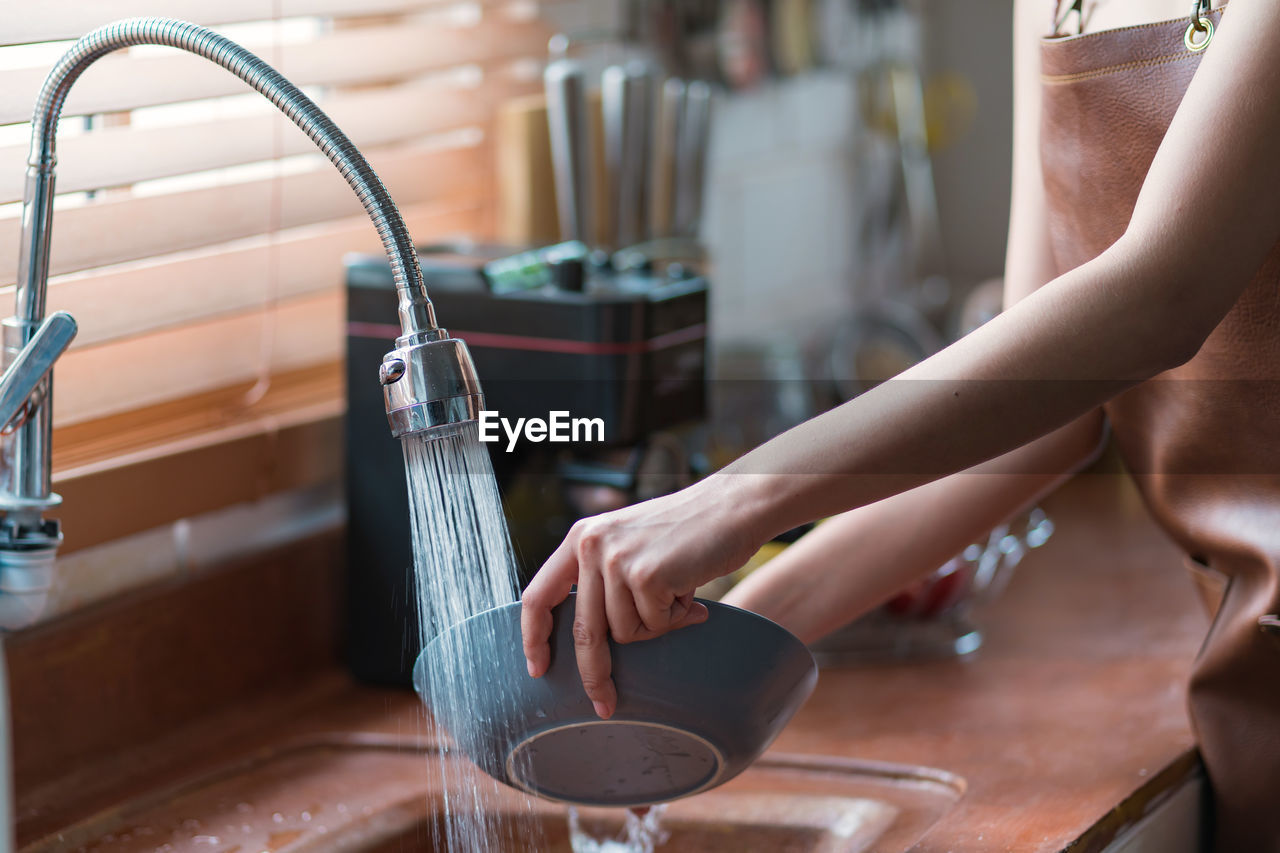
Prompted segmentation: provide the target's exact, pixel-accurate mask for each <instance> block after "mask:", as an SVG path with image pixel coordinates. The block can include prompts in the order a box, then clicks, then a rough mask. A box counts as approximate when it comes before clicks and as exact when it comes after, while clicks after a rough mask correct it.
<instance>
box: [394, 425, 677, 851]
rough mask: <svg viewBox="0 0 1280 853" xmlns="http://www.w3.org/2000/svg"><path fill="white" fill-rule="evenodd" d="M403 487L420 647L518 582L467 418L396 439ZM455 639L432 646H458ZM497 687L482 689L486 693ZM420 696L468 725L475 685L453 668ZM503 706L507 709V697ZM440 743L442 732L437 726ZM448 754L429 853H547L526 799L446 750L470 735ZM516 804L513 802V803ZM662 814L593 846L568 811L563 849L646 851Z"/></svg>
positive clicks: (472, 745) (657, 834)
mask: <svg viewBox="0 0 1280 853" xmlns="http://www.w3.org/2000/svg"><path fill="white" fill-rule="evenodd" d="M401 445H402V448H403V450H404V461H405V469H406V473H407V478H408V486H409V514H410V518H411V521H412V528H413V562H414V574H415V578H416V594H417V605H418V613H419V622H420V625H421V628H420V631H421V635H420V637H419V639H420V640H421V643H422V646H423V647H425V646H426V644H427V643H428V642H430V641H431V640H433V639H435V638H436V637H437V635H439V634H440V633H441V632H442V631H444V630H445V629H446V628H448V627H450V626H451V625H455V624H457V623H458V622H461V621H463V620H465V619H467V618H469V617H471V616H474V615H475V614H477V613H481V612H483V611H485V610H488V609H490V608H493V607H497V606H499V605H503V604H509V603H512V602H514V601H516V600H517V599H518V598H519V596H520V583H519V576H518V568H517V564H516V559H515V554H514V552H513V550H512V547H511V536H510V534H509V532H508V530H507V522H506V518H505V516H504V515H503V512H502V499H501V496H500V495H499V493H498V484H497V481H496V480H495V479H494V475H493V465H492V463H491V462H490V460H489V453H488V450H487V449H486V447H485V446H484V445H483V444H481V443H480V441H479V436H478V430H477V425H476V423H475V422H474V421H472V422H470V423H466V424H462V425H459V426H455V427H447V428H443V429H439V430H433V431H431V432H429V433H425V434H424V433H416V434H410V435H406V436H405V437H404V438H402V439H401ZM458 638H459V635H458V634H457V633H454V634H446V635H445V636H444V637H443V638H441V640H440V642H445V643H454V644H455V645H458ZM444 652H445V653H444V654H443V655H442V658H443V659H444V660H446V661H458V662H459V663H460V662H462V661H464V660H467V659H468V658H469V657H470V656H472V655H478V654H479V655H483V654H492V655H497V654H518V653H519V650H513V649H509V648H499V646H498V642H497V639H496V637H489V638H487V641H486V639H485V638H481V639H480V641H479V642H476V641H475V638H474V637H472V638H470V639H469V643H468V645H467V647H465V648H461V647H455V648H448V649H445V650H444ZM504 687H505V685H485V686H484V689H485V690H486V692H487V691H490V690H493V689H495V688H496V689H504ZM425 688H426V691H427V694H428V695H429V696H430V697H431V704H432V705H433V706H434V707H436V708H437V709H439V710H440V713H441V715H442V716H447V717H449V718H450V719H454V720H466V719H471V718H472V714H473V713H474V712H472V711H471V710H470V709H473V708H476V707H480V705H481V703H480V702H478V701H477V697H478V694H479V688H480V685H477V684H475V683H473V682H471V681H470V680H468V679H467V678H465V677H464V676H463V675H462V671H461V667H459V668H458V669H454V668H451V667H448V666H444V667H431V668H429V669H428V671H427V672H426V685H425ZM503 700H504V701H506V702H508V703H512V704H514V703H515V702H516V697H515V694H514V691H510V690H509V689H508V695H507V696H505V697H503ZM433 734H434V735H435V737H436V738H437V739H438V740H439V741H441V742H443V741H444V738H445V733H444V732H443V731H439V730H436V731H435V732H434V733H433ZM449 734H450V735H451V736H452V737H451V740H452V742H453V749H452V750H451V751H450V752H449V753H446V752H443V751H442V752H441V753H438V756H439V758H438V760H433V761H432V766H433V773H434V774H435V777H436V782H437V783H438V785H439V788H438V789H439V790H440V791H442V792H443V800H442V802H441V807H442V810H443V814H442V815H441V816H440V819H439V820H438V821H436V822H435V823H433V832H434V834H435V837H434V838H433V839H432V841H433V842H434V849H436V850H440V851H452V853H516V852H517V851H518V853H525V851H531V853H532V851H537V852H538V853H541V851H545V850H547V847H546V845H545V843H544V841H543V834H542V832H541V831H540V821H539V820H538V819H537V818H536V817H535V814H534V810H533V801H532V799H531V798H529V797H527V796H526V797H519V796H515V795H513V793H512V792H511V791H509V790H500V788H499V784H500V783H498V782H497V781H495V780H493V779H492V778H490V777H489V776H487V775H485V774H483V773H477V772H475V771H474V770H473V769H471V768H469V767H467V766H466V764H465V763H464V762H465V759H464V760H463V761H459V759H458V758H457V757H454V756H453V755H452V752H454V751H457V752H460V753H463V754H464V755H465V754H466V753H469V752H478V748H479V746H480V735H479V731H478V729H465V728H464V729H462V730H455V731H453V732H450V733H449ZM513 803H514V804H517V805H515V806H513ZM661 812H662V809H661V808H655V809H652V810H650V811H649V812H648V813H647V814H645V815H644V816H643V817H642V816H640V815H638V814H635V813H628V815H627V817H626V821H627V822H626V826H625V828H624V829H625V832H624V835H625V839H622V840H617V841H613V840H610V841H603V842H597V841H595V840H594V839H591V838H590V837H589V836H588V835H586V833H584V832H583V831H582V829H581V828H580V826H579V823H578V820H577V815H576V813H575V812H573V811H572V810H570V813H569V828H570V843H571V845H572V847H573V850H574V851H576V853H652V851H653V849H654V846H655V844H658V843H661V841H662V840H663V835H662V833H661V831H660V828H659V827H658V819H659V816H660V815H661Z"/></svg>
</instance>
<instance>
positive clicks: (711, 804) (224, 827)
mask: <svg viewBox="0 0 1280 853" xmlns="http://www.w3.org/2000/svg"><path fill="white" fill-rule="evenodd" d="M428 758H430V759H431V760H433V761H434V760H435V758H436V752H435V748H434V747H433V746H431V745H430V744H426V743H423V742H419V741H414V740H407V739H402V738H387V737H369V738H366V737H334V738H320V739H309V740H306V741H299V742H296V743H294V744H291V745H288V746H285V747H282V748H279V749H276V750H273V751H271V752H269V753H265V754H260V755H258V756H255V757H253V758H252V759H250V760H246V761H244V762H241V763H238V764H234V765H227V766H226V767H223V768H221V769H219V770H218V771H216V772H214V773H210V774H207V775H204V776H202V777H199V778H193V779H191V780H189V781H187V782H185V783H183V784H181V785H177V786H174V787H172V788H169V789H166V790H162V791H156V792H153V793H151V794H149V795H147V796H145V797H139V798H135V799H133V800H129V801H126V802H123V803H120V804H118V805H116V806H115V807H113V808H111V809H109V810H107V811H104V812H102V813H100V814H98V815H94V816H92V817H90V818H87V819H85V820H83V821H81V822H80V823H77V824H75V825H73V826H69V827H64V828H63V829H62V830H61V831H59V832H57V833H56V834H53V835H50V836H48V837H46V838H43V839H39V840H36V841H33V842H32V843H29V844H27V845H25V846H24V847H23V848H22V850H23V851H24V853H143V851H159V853H264V851H266V853H318V851H327V850H342V851H362V853H408V851H415V853H417V852H419V851H420V853H430V851H434V850H436V849H437V848H436V847H435V846H434V845H433V842H432V838H433V832H432V824H433V823H435V822H438V821H439V820H440V803H441V798H440V795H439V792H438V791H435V790H433V783H432V781H431V779H432V776H433V775H434V774H433V773H431V772H429V771H428V768H427V766H426V762H427V760H428ZM468 766H469V765H468ZM471 772H474V773H476V774H479V771H478V770H474V769H472V770H471ZM963 789H964V783H963V781H962V780H960V779H958V778H957V777H955V776H952V775H951V774H948V773H946V772H944V771H940V770H933V769H930V768H924V767H908V766H900V765H891V764H882V763H868V762H859V761H851V760H842V759H830V758H823V757H810V756H788V755H777V754H770V755H766V756H765V757H764V758H762V759H760V760H759V761H758V762H756V764H754V765H753V766H752V767H751V768H750V769H749V770H747V771H746V772H745V773H743V774H742V775H741V776H739V777H737V778H736V779H734V780H733V781H731V782H729V783H727V784H725V785H723V786H722V787H720V788H717V789H715V790H713V791H709V792H707V793H704V794H699V795H697V796H693V797H689V798H687V799H684V800H678V801H676V802H674V803H671V804H670V805H669V806H668V809H667V811H666V813H665V815H664V816H663V820H662V826H663V829H664V830H666V831H667V832H668V833H669V836H670V837H669V840H668V841H667V842H666V843H665V844H663V845H661V846H660V847H658V848H657V849H658V851H661V853H667V851H670V853H683V852H686V851H687V853H693V851H697V853H717V851H725V853H728V851H733V853H754V851H762V853H763V851H786V853H862V852H863V851H868V853H869V851H875V853H896V851H905V850H908V849H909V848H910V847H911V846H912V845H913V844H914V843H915V841H916V840H917V839H919V838H920V836H921V835H923V834H924V832H925V831H926V830H927V829H928V828H929V827H930V826H932V825H933V824H934V823H935V822H936V821H937V820H938V819H939V818H940V817H942V815H943V814H945V813H946V812H947V810H948V809H949V808H950V807H951V806H952V805H953V804H954V803H955V801H956V800H957V799H959V797H960V796H961V794H962V792H963ZM528 803H529V800H528V799H527V798H526V797H525V795H523V794H521V793H519V792H516V791H514V790H511V791H509V792H508V791H507V790H506V789H503V793H502V795H501V798H500V802H499V803H497V805H496V808H497V810H498V811H510V812H512V813H516V812H520V813H524V814H527V813H528ZM533 813H534V821H535V823H536V824H537V826H536V827H535V829H536V831H535V832H534V833H533V835H535V836H536V835H541V837H540V838H537V840H536V841H534V842H532V843H531V844H530V845H529V846H528V847H527V848H521V853H524V850H526V849H527V850H529V851H531V853H532V851H537V853H562V851H564V853H567V852H568V851H570V850H571V849H572V848H571V846H570V842H569V828H568V821H567V819H566V814H567V810H566V809H565V807H564V806H560V805H557V804H554V803H549V802H544V801H541V800H536V801H534V804H533ZM580 815H581V820H582V826H583V828H584V829H586V830H588V831H589V832H591V834H592V835H594V836H595V837H597V838H602V837H605V836H606V834H612V833H614V832H616V831H617V829H618V828H619V827H620V826H621V824H622V820H623V817H624V816H625V812H623V811H621V810H618V809H583V810H581V811H580ZM513 853H514V851H513Z"/></svg>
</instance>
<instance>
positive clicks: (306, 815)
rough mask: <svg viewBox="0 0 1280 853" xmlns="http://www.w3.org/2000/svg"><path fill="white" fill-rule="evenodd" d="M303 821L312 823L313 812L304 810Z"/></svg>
mask: <svg viewBox="0 0 1280 853" xmlns="http://www.w3.org/2000/svg"><path fill="white" fill-rule="evenodd" d="M302 822H303V823H310V822H311V812H303V813H302Z"/></svg>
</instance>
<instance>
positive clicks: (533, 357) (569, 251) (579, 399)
mask: <svg viewBox="0 0 1280 853" xmlns="http://www.w3.org/2000/svg"><path fill="white" fill-rule="evenodd" d="M420 253H421V255H422V262H423V273H424V275H425V277H426V281H427V284H428V288H429V290H430V293H431V298H432V301H433V302H434V303H435V310H436V315H437V317H438V318H439V320H440V322H441V324H442V325H443V326H444V327H445V328H447V329H448V330H449V332H450V334H451V335H452V336H454V337H458V338H461V339H463V340H464V341H466V343H467V346H468V347H469V349H470V350H471V354H472V356H473V358H474V361H475V366H476V370H477V373H478V375H479V377H480V381H481V384H482V388H483V391H484V395H485V407H486V409H487V410H490V411H496V412H498V413H499V414H500V415H501V416H502V417H504V418H507V419H510V420H512V421H514V419H516V418H522V417H523V418H535V417H536V418H543V419H546V418H548V416H549V414H550V413H552V412H555V411H563V412H568V413H569V416H570V417H572V418H599V419H601V420H603V422H604V440H603V442H593V443H589V444H587V443H579V444H547V443H532V442H528V441H521V442H520V443H519V444H518V445H517V447H516V448H515V449H514V450H513V451H511V452H508V450H507V442H506V439H505V436H504V437H503V439H502V440H500V441H499V442H497V443H495V444H490V445H489V449H490V455H491V457H492V459H493V463H494V470H495V473H496V474H497V476H498V481H499V485H500V487H501V488H502V490H503V496H504V503H505V506H506V511H507V515H508V518H509V519H510V521H511V526H512V538H513V540H514V542H515V546H516V552H517V554H518V555H519V556H520V557H521V558H522V562H523V563H524V568H525V571H526V572H531V571H533V570H536V569H537V568H538V566H539V565H540V564H541V561H542V560H543V559H545V557H546V556H548V555H549V553H550V550H551V549H552V548H554V546H555V543H557V542H559V540H560V539H561V538H563V536H564V534H565V533H566V532H567V531H568V528H569V526H570V525H571V524H572V523H573V521H575V520H576V518H577V517H578V515H580V514H582V510H581V509H580V508H579V507H578V506H577V505H575V502H574V501H573V500H572V499H570V498H569V497H568V496H567V494H566V493H567V491H569V490H571V489H572V488H573V486H574V484H575V483H576V484H578V486H579V487H581V486H582V485H583V484H586V486H587V488H594V487H597V486H598V487H602V488H606V489H607V488H613V489H614V491H615V492H617V491H618V489H619V488H621V490H622V491H623V492H626V491H627V487H628V485H629V478H632V479H634V475H635V473H636V471H635V468H636V465H637V464H638V462H637V460H639V459H640V458H641V457H642V455H643V449H644V448H645V447H646V445H648V444H649V443H650V440H651V439H652V438H653V437H654V436H655V435H656V434H659V433H665V431H668V430H671V429H674V428H679V427H682V426H687V425H689V424H693V423H696V422H698V421H700V420H701V419H702V418H703V417H704V414H705V405H706V383H705V373H706V341H707V327H706V324H707V283H706V280H705V279H704V278H702V277H701V276H697V275H691V274H688V273H687V272H685V271H684V269H683V268H681V267H679V266H676V265H673V266H670V267H669V268H668V269H666V270H664V271H663V272H662V273H654V272H652V271H650V270H648V269H647V268H642V269H639V270H635V271H628V272H616V271H613V270H612V269H611V268H609V267H608V266H606V265H601V264H599V263H598V262H594V261H593V260H592V259H591V257H590V256H589V253H588V252H587V250H586V248H585V247H584V246H581V244H573V243H568V244H561V245H559V246H555V247H549V248H547V249H542V250H538V251H534V252H527V253H522V254H520V255H515V256H512V255H511V253H510V252H509V251H506V252H503V251H494V250H486V249H484V248H480V249H467V250H466V251H463V252H459V251H446V252H436V251H429V250H420ZM346 267H347V274H346V278H347V282H346V283H347V422H346V423H347V429H346V442H345V444H346V486H347V510H348V540H347V541H348V545H347V551H348V563H349V567H350V568H349V583H348V590H347V608H348V609H347V616H348V632H347V636H348V659H349V663H350V666H351V668H352V671H353V672H354V674H355V675H356V676H357V677H358V678H360V679H362V680H365V681H370V682H375V683H380V684H396V685H403V686H406V687H407V686H410V685H411V676H412V667H413V663H414V661H415V660H416V658H417V656H418V652H419V650H420V649H419V646H420V640H419V637H418V627H417V619H416V614H415V612H414V611H415V605H414V592H413V571H412V561H413V554H412V548H411V540H410V528H409V509H408V498H407V494H406V487H405V474H404V462H403V458H402V455H401V450H400V446H399V445H400V443H399V441H398V440H397V439H395V438H393V437H392V436H391V435H390V433H389V432H388V430H387V423H386V414H385V411H384V405H383V401H382V396H381V386H380V385H379V384H378V383H377V382H374V381H371V378H373V377H376V376H377V375H378V368H379V365H380V364H381V363H382V359H383V355H384V354H385V353H386V352H387V350H388V348H389V347H390V346H391V344H392V342H393V341H394V339H395V338H396V337H397V336H398V335H399V334H400V327H399V324H398V322H397V313H396V304H397V303H396V292H395V285H394V282H393V280H392V275H391V270H390V268H389V266H388V264H387V263H386V261H385V260H384V259H382V258H377V257H373V256H367V257H366V256H352V257H350V258H348V260H347V265H346Z"/></svg>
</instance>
